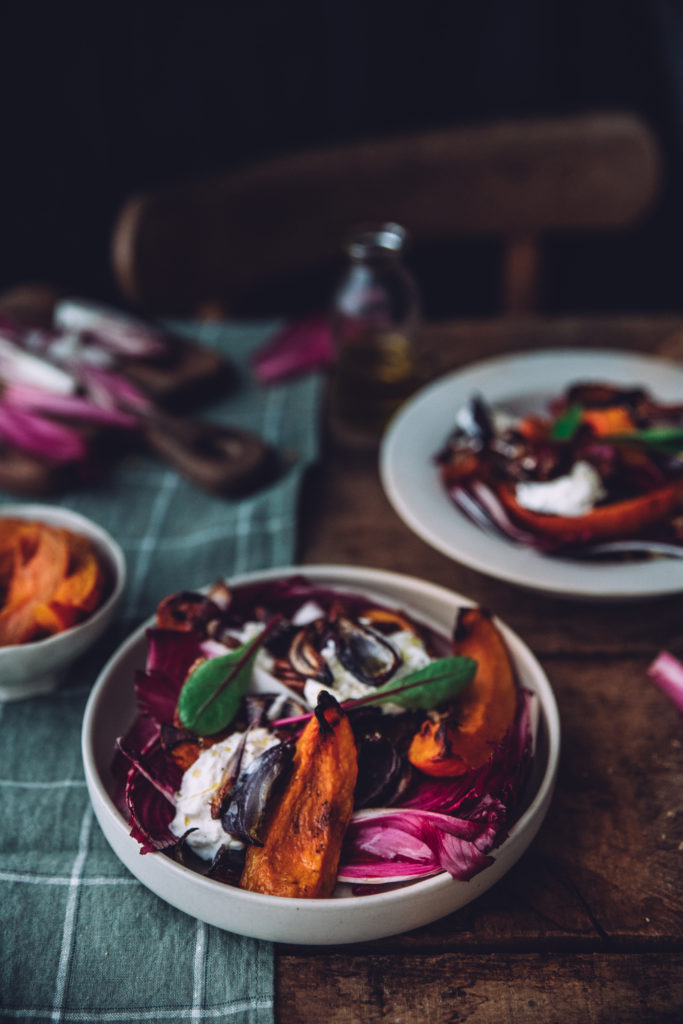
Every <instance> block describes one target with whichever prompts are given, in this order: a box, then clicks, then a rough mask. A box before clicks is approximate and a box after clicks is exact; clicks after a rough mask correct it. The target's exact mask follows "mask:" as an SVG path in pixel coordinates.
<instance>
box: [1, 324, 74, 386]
mask: <svg viewBox="0 0 683 1024" xmlns="http://www.w3.org/2000/svg"><path fill="white" fill-rule="evenodd" d="M0 377H1V378H2V379H3V380H4V381H5V382H7V383H22V384H32V385H34V387H39V388H43V389H44V390H45V391H52V392H55V393H57V394H61V395H70V394H73V392H74V391H75V390H76V381H75V380H74V378H73V377H72V376H71V374H70V373H67V372H66V370H62V369H60V368H59V367H57V366H53V365H52V364H51V363H49V362H47V361H46V360H45V359H41V358H40V356H36V355H33V354H32V353H31V352H26V351H24V349H22V348H20V347H19V345H18V344H15V342H14V341H12V340H10V339H9V338H7V337H2V336H0Z"/></svg>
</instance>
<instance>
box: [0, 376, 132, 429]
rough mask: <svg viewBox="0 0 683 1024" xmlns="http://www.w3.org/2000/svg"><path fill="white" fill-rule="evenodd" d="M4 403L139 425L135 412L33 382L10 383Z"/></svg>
mask: <svg viewBox="0 0 683 1024" xmlns="http://www.w3.org/2000/svg"><path fill="white" fill-rule="evenodd" d="M3 400H4V402H5V403H7V404H9V405H11V406H12V407H14V408H21V409H24V410H25V411H27V412H45V413H54V414H56V415H57V416H70V417H73V418H75V419H81V420H87V421H88V422H91V423H103V424H110V425H111V426H116V427H125V428H128V429H132V428H134V427H137V426H138V425H139V421H138V419H137V418H136V417H135V416H131V415H129V414H128V413H125V412H121V411H120V410H119V409H111V408H103V407H102V406H100V405H96V404H95V403H94V402H91V401H89V400H88V399H87V398H83V397H82V396H80V395H60V394H55V393H52V392H49V391H45V390H43V388H39V387H35V386H34V385H32V384H9V385H8V386H7V387H6V388H5V391H4V393H3Z"/></svg>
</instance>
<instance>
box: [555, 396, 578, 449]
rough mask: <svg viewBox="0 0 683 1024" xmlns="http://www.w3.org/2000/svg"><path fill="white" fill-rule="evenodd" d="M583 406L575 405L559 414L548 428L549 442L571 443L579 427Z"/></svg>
mask: <svg viewBox="0 0 683 1024" xmlns="http://www.w3.org/2000/svg"><path fill="white" fill-rule="evenodd" d="M582 418H583V406H582V405H579V404H578V403H575V404H574V405H569V406H567V408H566V409H565V410H564V412H561V413H560V415H559V416H558V417H557V419H556V420H555V422H554V423H553V425H552V426H551V428H550V439H551V441H571V439H572V438H573V436H574V434H575V433H576V431H577V430H578V429H579V427H580V426H581V420H582Z"/></svg>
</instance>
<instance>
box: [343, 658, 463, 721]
mask: <svg viewBox="0 0 683 1024" xmlns="http://www.w3.org/2000/svg"><path fill="white" fill-rule="evenodd" d="M476 672H477V662H476V661H475V660H474V659H473V658H464V657H459V656H456V655H454V656H452V657H450V658H438V659H437V660H436V661H432V662H430V663H429V665H425V667H424V668H420V669H418V670H417V671H416V672H411V673H410V675H408V676H404V677H403V678H402V679H399V680H397V681H396V682H392V681H391V680H389V682H387V683H384V684H383V685H382V686H378V687H377V689H376V690H375V691H374V693H369V694H368V695H367V696H366V697H359V698H358V699H357V700H353V701H345V702H344V704H343V705H342V706H343V707H344V708H345V709H347V710H351V709H352V708H357V707H361V706H365V705H369V704H385V703H388V702H390V703H392V704H398V705H400V706H401V707H402V708H407V709H408V710H411V711H428V710H429V709H430V708H435V707H437V706H438V705H439V704H445V703H446V702H447V701H450V700H453V699H454V697H457V696H458V694H459V693H461V692H462V690H464V689H465V687H466V686H469V684H470V683H471V682H472V680H473V679H474V677H475V675H476Z"/></svg>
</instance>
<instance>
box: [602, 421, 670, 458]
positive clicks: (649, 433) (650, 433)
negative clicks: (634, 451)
mask: <svg viewBox="0 0 683 1024" xmlns="http://www.w3.org/2000/svg"><path fill="white" fill-rule="evenodd" d="M604 440H605V441H609V442H614V443H619V442H620V441H623V442H624V443H626V444H642V445H644V446H645V447H646V448H654V449H657V450H658V451H663V452H669V453H671V454H674V455H675V454H676V453H677V452H679V451H681V449H683V428H682V427H646V428H645V429H643V430H631V431H629V432H628V433H624V434H608V435H607V436H606V437H605V438H604Z"/></svg>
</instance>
